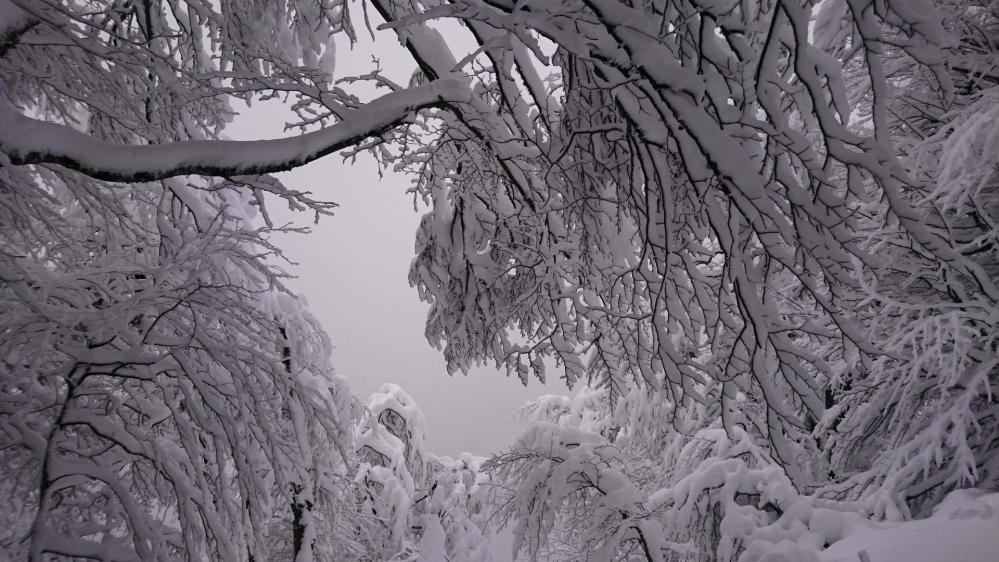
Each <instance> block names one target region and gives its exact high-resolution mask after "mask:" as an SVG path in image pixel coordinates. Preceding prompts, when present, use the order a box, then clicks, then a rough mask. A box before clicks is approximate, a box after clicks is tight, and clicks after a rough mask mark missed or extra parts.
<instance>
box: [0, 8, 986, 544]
mask: <svg viewBox="0 0 999 562" xmlns="http://www.w3.org/2000/svg"><path fill="white" fill-rule="evenodd" d="M364 6H365V8H370V10H368V11H366V12H365V14H366V16H371V18H375V17H380V18H381V19H382V20H383V21H384V24H385V25H384V26H383V28H384V29H389V30H393V31H394V32H395V33H396V35H397V38H398V40H399V41H400V43H401V44H402V45H403V46H404V47H405V49H406V50H407V51H408V52H409V54H410V55H411V56H412V59H413V62H414V64H415V66H416V67H417V68H418V70H417V72H416V74H415V75H414V76H413V78H412V79H411V80H410V81H409V83H407V84H398V83H396V82H393V81H392V80H390V79H388V78H387V77H385V76H383V75H382V74H381V73H380V71H379V70H378V69H375V70H373V71H372V72H371V73H369V74H366V75H364V76H360V77H342V76H337V75H336V72H337V70H336V67H335V64H334V62H335V61H334V58H335V57H334V49H333V48H332V45H333V43H332V41H331V40H332V36H333V35H334V34H336V33H343V34H345V35H346V36H348V37H352V34H353V30H352V27H351V23H350V18H349V12H348V10H347V5H346V4H345V3H343V2H341V1H340V0H308V1H305V0H287V1H281V2H269V1H263V0H229V1H224V2H203V1H200V0H169V1H164V2H135V1H131V0H104V1H101V0H95V1H88V2H62V1H57V0H0V81H2V88H0V213H2V215H0V219H2V225H0V234H2V238H0V244H2V246H0V264H2V267H3V269H2V271H0V275H2V277H0V278H2V279H3V282H4V284H3V285H2V286H0V298H2V299H3V308H2V309H0V319H2V323H0V334H3V339H2V340H0V351H2V353H3V361H4V363H3V365H4V369H5V373H4V378H3V380H2V384H3V389H4V394H3V398H2V400H3V402H2V408H3V409H2V410H0V415H2V416H3V418H2V420H0V421H2V424H3V425H2V426H0V427H2V430H3V433H2V435H3V437H4V439H5V442H4V443H2V444H0V445H2V447H0V451H2V452H0V455H2V457H0V460H2V461H3V466H4V468H5V471H7V472H9V473H10V474H13V475H15V476H14V477H12V478H8V479H5V480H4V481H3V483H2V484H0V490H2V491H3V492H4V493H5V494H6V495H7V496H8V497H10V498H12V500H13V501H11V502H8V505H7V507H6V508H5V509H7V510H8V511H5V518H6V519H7V520H9V521H10V523H9V524H8V525H6V526H5V528H4V531H3V532H4V533H7V535H5V536H4V538H3V543H2V544H4V545H5V546H4V547H5V548H12V549H15V552H16V553H17V554H18V555H29V556H30V557H32V558H34V559H41V558H42V557H43V555H47V554H52V555H59V554H63V555H72V554H73V553H77V554H80V555H85V553H87V552H91V550H88V549H98V548H100V549H103V550H102V552H110V553H113V556H118V557H126V558H127V557H133V558H134V557H143V558H155V557H160V558H170V557H173V556H181V557H183V556H187V557H192V558H197V557H199V556H218V557H222V558H225V557H228V556H233V557H237V558H238V557H241V556H244V553H245V556H247V557H248V556H251V555H252V556H253V557H254V558H255V559H257V558H260V557H262V556H263V557H266V556H264V554H263V553H265V552H266V553H277V552H282V553H285V552H288V551H290V552H292V553H293V554H294V555H295V556H298V557H299V558H302V559H308V557H310V556H311V555H312V553H313V551H314V549H318V548H324V547H323V546H322V545H324V544H325V545H331V544H335V543H336V541H340V542H341V543H342V544H343V545H346V546H343V547H341V548H340V550H338V551H337V553H338V555H340V556H341V557H349V556H354V557H358V558H364V557H365V556H369V557H374V558H378V557H395V558H397V559H406V558H407V557H409V558H413V557H416V556H419V552H420V551H421V550H422V551H425V552H426V553H428V554H426V556H424V558H427V557H431V556H440V555H442V553H444V554H443V555H446V556H449V557H452V558H454V557H458V558H461V557H464V556H468V557H472V556H473V554H471V553H470V552H471V550H469V549H471V548H472V547H470V546H468V545H471V544H474V543H475V541H476V538H475V537H477V536H478V533H481V532H482V527H481V525H480V523H481V520H480V519H479V517H480V516H482V514H483V512H482V509H483V507H482V504H481V503H480V500H479V499H476V498H477V496H476V494H477V493H478V492H479V488H486V487H485V486H481V484H483V483H486V482H487V480H488V478H487V477H486V476H484V475H483V473H482V472H480V471H479V462H478V460H476V459H474V458H471V457H469V458H467V459H459V460H457V461H455V460H442V459H436V458H435V457H433V456H432V455H431V454H430V453H428V452H427V451H426V449H425V444H426V439H425V435H424V432H423V429H422V422H421V421H420V416H419V415H418V410H416V409H415V406H413V404H412V400H411V399H410V398H409V397H408V396H406V395H405V393H403V392H401V391H400V390H398V389H394V388H391V387H388V388H386V389H385V390H384V392H382V393H379V394H378V395H376V397H375V398H374V399H373V402H372V403H371V404H370V405H369V408H368V409H366V410H365V411H366V413H364V414H363V415H361V416H360V417H359V418H358V417H357V414H358V411H360V410H358V411H352V410H351V408H350V407H349V404H348V402H349V400H348V399H347V398H346V392H345V391H344V390H343V389H342V388H339V387H337V386H336V384H334V383H331V382H330V381H331V379H329V378H328V377H327V376H326V375H327V371H328V369H327V367H326V365H325V361H326V359H325V357H326V355H325V342H323V338H322V337H321V336H320V335H319V332H318V330H317V329H316V328H315V326H314V325H313V323H312V321H311V320H309V319H308V316H307V315H306V314H305V313H304V312H303V311H301V310H300V308H298V305H297V304H295V303H296V302H297V301H294V300H293V299H290V300H289V298H287V297H286V296H281V293H282V289H281V286H280V277H281V273H280V272H279V271H277V270H275V269H274V268H273V263H272V262H271V261H267V257H266V255H267V254H274V253H276V249H275V248H272V247H271V246H270V245H269V243H268V242H267V233H268V231H270V230H273V229H274V228H275V226H274V225H273V224H272V223H271V221H270V219H269V216H268V215H267V213H266V206H265V205H264V201H265V198H266V197H272V196H277V197H281V198H284V199H285V200H286V201H287V202H288V203H289V204H290V205H291V206H292V207H295V208H299V209H309V210H312V211H314V212H316V213H317V215H318V214H323V213H327V212H328V211H329V209H330V206H329V204H325V203H320V202H317V201H314V200H312V199H310V198H309V197H308V196H307V195H306V194H303V193H301V192H298V191H293V190H289V189H287V188H285V187H284V186H282V185H281V184H280V183H279V182H278V181H276V180H275V179H273V178H271V177H269V176H266V175H260V174H264V173H269V172H274V171H279V170H286V169H290V168H293V167H295V166H298V165H301V164H303V163H306V162H309V161H311V160H314V159H316V158H320V157H322V156H325V155H327V154H330V153H331V152H334V151H337V150H340V149H343V148H352V149H353V150H354V153H355V154H356V153H357V152H359V151H369V152H370V153H371V154H373V155H374V156H375V157H376V158H378V159H379V161H380V162H381V163H382V164H384V165H386V166H393V167H394V168H395V169H397V170H400V171H405V172H409V173H411V174H412V175H413V178H414V183H413V187H412V192H413V194H414V195H415V196H416V197H417V198H421V199H422V200H423V201H425V202H426V203H427V204H428V205H429V206H430V210H429V212H427V213H426V215H425V216H424V217H423V220H422V222H421V224H420V227H419V230H418V232H417V234H416V253H417V255H416V258H415V259H414V261H413V264H412V267H411V272H410V281H411V282H412V284H413V285H414V286H415V287H416V288H417V289H418V291H419V294H420V296H421V297H422V298H423V299H424V300H426V301H427V302H429V303H430V305H431V311H430V315H429V316H428V321H427V329H426V334H427V337H428V339H429V340H430V342H431V343H432V344H434V345H438V346H440V347H442V349H443V353H444V356H445V358H446V360H447V362H448V366H449V368H450V369H451V370H458V369H468V368H469V367H470V366H471V365H473V364H476V363H485V362H494V363H495V364H497V365H500V366H505V367H506V368H507V369H508V371H509V372H512V373H516V374H517V375H518V376H519V377H520V378H521V380H523V381H525V382H526V381H527V380H528V379H529V377H531V376H532V375H534V376H537V377H539V378H544V377H546V376H547V374H546V368H545V365H546V361H549V362H550V360H552V359H554V361H555V362H556V363H557V364H558V365H559V366H560V367H562V368H563V375H562V376H563V377H564V379H565V380H566V382H567V383H568V384H570V385H573V384H576V383H577V382H580V381H585V382H586V383H587V384H588V385H589V386H590V387H591V388H592V389H594V390H588V391H586V392H584V393H581V394H579V395H577V397H576V398H575V399H573V400H571V401H570V400H568V399H558V398H551V399H546V400H545V401H543V403H539V405H538V407H537V408H536V409H535V410H533V411H532V413H528V417H531V416H533V417H534V422H535V425H533V426H532V427H530V428H528V430H527V432H526V434H525V435H524V438H523V439H522V440H521V441H519V442H518V444H517V445H516V446H515V447H514V449H512V451H511V452H510V453H509V454H508V455H503V456H500V457H498V458H496V459H493V460H491V461H489V463H488V464H487V465H485V468H487V469H488V470H487V472H488V473H489V474H492V475H494V476H495V477H496V478H498V479H499V480H500V482H498V483H493V484H494V485H495V486H499V488H497V489H498V490H505V493H507V494H508V496H507V497H508V498H513V499H510V502H509V503H506V504H502V505H501V507H500V508H499V509H500V513H502V514H503V517H505V518H507V519H514V520H516V521H517V529H518V537H519V539H518V540H519V544H520V545H521V546H523V547H524V549H525V550H526V551H527V552H529V553H530V554H531V555H538V554H539V553H542V552H545V553H548V554H552V555H553V556H563V557H569V558H572V557H573V556H576V557H577V558H578V557H579V556H583V555H586V556H590V555H593V556H596V557H598V558H599V557H604V558H615V557H617V558H621V557H624V558H628V557H633V558H638V559H642V558H643V557H644V558H645V559H651V560H664V559H685V558H691V557H692V559H697V558H703V559H707V560H714V559H730V560H734V559H737V558H740V557H741V558H742V559H744V560H765V559H771V560H776V559H779V556H783V557H784V558H785V559H808V557H809V556H812V557H814V556H819V554H817V553H818V552H819V551H821V548H822V547H823V544H819V542H823V541H824V542H832V541H833V540H835V536H834V535H835V533H831V532H830V531H828V529H830V528H832V527H835V526H836V525H846V526H849V525H848V522H849V521H853V520H855V519H857V518H869V519H873V520H881V519H887V520H904V519H908V518H910V517H914V516H915V517H923V516H929V515H930V514H932V513H933V510H934V509H935V507H936V506H938V505H940V503H941V501H943V500H944V498H946V497H950V498H954V497H958V496H955V495H954V494H955V492H954V490H959V489H962V488H967V487H971V486H978V487H981V488H985V489H994V488H996V487H999V402H997V398H996V396H997V392H999V287H997V285H996V279H997V278H999V174H997V170H999V167H997V164H999V153H997V148H999V134H997V133H996V131H997V126H996V125H997V123H996V121H997V119H999V44H997V43H996V41H995V37H997V36H999V14H997V11H996V7H995V3H994V2H989V1H986V0H877V1H870V0H818V1H816V0H784V1H770V0H558V1H554V2H553V1H550V0H518V1H516V2H514V1H512V0H489V1H487V2H483V1H481V0H454V1H450V2H438V1H436V0H408V1H405V2H403V1H398V0H368V1H367V2H366V3H365V4H364ZM434 20H448V21H449V22H452V23H454V24H456V25H458V26H461V27H462V28H463V29H464V30H466V31H468V32H470V35H471V37H473V38H474V40H475V41H476V43H477V50H476V51H475V52H473V53H462V52H454V51H453V50H452V49H451V48H450V47H449V45H448V41H447V37H446V36H445V35H443V34H442V33H441V32H440V31H438V28H439V26H436V23H435V22H434ZM366 21H368V20H367V18H366ZM337 78H345V80H342V81H339V82H335V81H334V80H335V79H337ZM357 81H364V82H370V83H375V84H377V85H378V86H379V87H381V88H384V89H388V90H389V93H388V94H385V95H383V96H381V97H379V98H376V99H372V100H362V99H361V98H359V97H357V96H356V95H353V94H351V93H349V92H348V91H346V89H345V87H346V85H348V84H349V83H353V82H357ZM276 96H281V97H287V99H289V100H290V101H291V102H292V104H293V105H292V107H293V109H294V110H295V111H296V112H297V115H298V120H297V122H295V123H292V124H290V127H292V128H297V129H298V130H300V131H302V132H303V133H305V134H303V135H301V136H299V137H294V138H286V139H280V140H269V141H256V142H236V141H224V140H219V138H218V137H219V134H220V131H221V129H222V127H223V126H224V125H225V123H226V122H227V121H228V119H229V115H230V111H229V108H228V104H227V100H228V98H231V97H237V98H242V99H246V100H253V99H259V98H262V97H263V98H268V97H276ZM185 174H188V175H187V176H185ZM191 175H200V176H204V177H192V176H191ZM108 182H132V183H125V184H122V183H108ZM134 182H155V183H145V184H141V183H134ZM268 194H270V195H268ZM257 212H259V213H260V215H261V216H260V218H259V220H260V221H261V222H262V224H263V225H264V226H263V227H261V226H260V224H258V222H256V221H257V220H258V219H256V218H255V217H254V214H255V213H257ZM330 385H332V389H333V390H332V391H330V390H329V388H330ZM317 389H318V391H317ZM347 417H350V421H349V422H348V421H347V420H346V419H345V418H347ZM353 422H357V423H358V424H359V425H358V426H357V432H356V438H357V439H358V440H359V446H358V448H357V450H356V451H357V452H356V455H357V456H358V458H356V459H355V458H354V456H355V453H354V449H353V448H352V447H353V445H352V444H351V443H350V441H351V439H353V437H354V436H355V432H352V431H350V430H349V428H348V429H344V428H345V427H347V425H350V423H353ZM318 442H333V443H336V444H337V446H335V447H332V448H330V447H320V448H318V449H315V448H314V446H315V444H316V443H318ZM251 467H252V469H251ZM521 479H522V480H521ZM435 483H436V484H437V485H436V487H435V485H434V484H435ZM522 486H523V487H522ZM607 490H614V492H613V493H608V492H607ZM497 494H499V492H497ZM497 497H502V494H500V495H498V496H497ZM540 498H546V500H545V501H541V500H540ZM966 499H967V498H966ZM459 500H460V501H459ZM969 501H970V500H969ZM254 502H256V503H254ZM320 506H322V508H321V509H320ZM331 506H333V507H331ZM336 506H339V507H336ZM7 513H9V515H7ZM337 513H345V514H349V518H350V522H349V523H344V522H342V521H340V522H338V521H337V520H336V517H335V516H334V514H337ZM834 514H841V515H834ZM816 518H817V519H816ZM813 520H815V521H819V522H818V523H816V522H815V521H813ZM864 520H866V519H864ZM830 521H832V522H833V523H835V524H833V523H830ZM369 523H370V525H369ZM324 525H325V526H326V527H323V526H324ZM815 525H818V527H815ZM830 525H831V527H830ZM850 525H852V523H850ZM858 525H859V523H858ZM322 529H331V530H330V532H328V533H327V532H325V531H323V530H322ZM782 533H783V534H782ZM222 536H225V537H226V540H225V541H223V540H222V539H221V538H220V537H222ZM810 537H811V538H810ZM820 539H821V540H820ZM324 541H325V542H324ZM98 544H99V545H101V546H100V547H98V546H95V545H98ZM8 545H9V546H8ZM781 545H783V546H781ZM282 549H283V550H282ZM773 549H778V550H779V549H785V550H784V551H782V553H780V552H778V550H773ZM473 550H474V549H473ZM431 552H433V553H434V554H433V555H431V554H429V553H431ZM81 553H82V554H81ZM807 553H810V554H807ZM474 556H478V554H475V555H474ZM768 557H769V558H768Z"/></svg>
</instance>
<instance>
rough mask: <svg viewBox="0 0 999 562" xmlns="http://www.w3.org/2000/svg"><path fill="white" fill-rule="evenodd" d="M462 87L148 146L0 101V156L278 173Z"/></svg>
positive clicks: (107, 174) (125, 171)
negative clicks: (300, 125)
mask: <svg viewBox="0 0 999 562" xmlns="http://www.w3.org/2000/svg"><path fill="white" fill-rule="evenodd" d="M469 92H470V90H469V87H468V84H467V80H466V79H464V78H459V77H445V78H441V79H438V80H434V81H433V82H431V83H429V84H427V85H425V86H421V87H418V88H411V89H408V90H404V91H399V92H392V93H390V94H387V95H385V96H382V97H380V98H378V99H376V100H374V101H372V102H370V103H368V104H366V105H365V106H364V107H361V108H360V109H357V110H354V111H353V112H351V113H349V114H347V115H346V116H345V118H344V120H343V121H341V122H339V123H337V124H335V125H333V126H330V127H326V128H324V129H320V130H318V131H314V132H312V133H307V134H304V135H301V136H298V137H290V138H282V139H269V140H257V141H226V140H196V141H179V142H173V143H167V144H156V145H125V144H115V143H109V142H105V141H102V140H98V139H95V138H93V137H91V136H89V135H87V134H85V133H81V132H79V131H77V130H75V129H72V128H70V127H68V126H66V125H60V124H57V123H49V122H46V121H40V120H37V119H32V118H30V117H26V116H24V115H22V114H21V113H20V112H18V111H17V110H16V109H15V108H14V107H12V106H10V105H9V104H7V103H5V102H0V153H3V154H4V155H6V157H7V159H8V160H9V162H10V164H14V165H24V164H59V165H61V166H64V167H66V168H69V169H71V170H75V171H77V172H81V173H83V174H86V175H88V176H90V177H92V178H95V179H99V180H106V181H119V182H141V181H155V180H161V179H166V178H170V177H174V176H181V175H201V176H238V175H251V174H266V173H273V172H282V171H287V170H291V169H292V168H297V167H299V166H302V165H305V164H308V163H309V162H312V161H313V160H317V159H319V158H322V157H323V156H326V155H327V154H331V153H333V152H336V151H338V150H341V149H343V148H347V147H350V146H354V145H356V144H358V143H359V142H360V141H362V140H364V139H365V138H367V137H371V136H376V135H379V134H382V133H384V132H386V131H388V130H390V129H392V128H393V127H396V126H398V125H399V124H401V123H402V122H404V121H405V120H406V119H407V117H409V116H410V115H412V114H413V113H414V112H416V111H419V110H421V109H426V108H429V107H443V106H447V105H448V104H452V103H455V102H461V101H468V99H469V96H470V93H469ZM0 163H2V162H0Z"/></svg>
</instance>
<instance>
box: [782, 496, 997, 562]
mask: <svg viewBox="0 0 999 562" xmlns="http://www.w3.org/2000/svg"><path fill="white" fill-rule="evenodd" d="M865 556H866V558H865ZM820 560H821V561H822V562H996V561H997V560H999V493H991V494H985V493H983V492H981V491H976V490H958V491H956V492H953V493H951V494H950V495H949V496H948V497H947V498H946V499H945V500H944V501H943V503H941V504H940V505H939V506H938V507H937V509H936V510H935V511H934V513H933V516H931V517H929V518H926V519H920V520H915V521H906V522H904V523H867V524H864V525H859V526H857V527H854V528H852V529H850V530H849V531H848V532H847V534H846V536H844V537H843V539H842V540H839V541H837V542H835V543H833V544H832V545H831V546H830V547H829V548H828V549H826V550H824V551H823V552H822V554H821V556H820ZM775 562H776V561H775ZM788 562H791V561H788Z"/></svg>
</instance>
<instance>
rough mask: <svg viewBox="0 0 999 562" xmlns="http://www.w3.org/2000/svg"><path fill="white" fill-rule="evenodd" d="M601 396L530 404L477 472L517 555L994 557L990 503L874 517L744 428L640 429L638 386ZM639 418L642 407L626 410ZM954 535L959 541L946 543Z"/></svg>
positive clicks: (756, 561) (644, 423) (784, 560)
mask: <svg viewBox="0 0 999 562" xmlns="http://www.w3.org/2000/svg"><path fill="white" fill-rule="evenodd" d="M608 392H609V391H608V390H607V389H602V390H593V389H590V388H588V387H583V388H581V389H579V391H578V392H577V393H576V394H575V396H574V397H573V398H571V399H570V398H568V397H563V396H545V397H542V398H540V399H538V400H537V401H535V402H532V403H530V404H528V405H527V406H526V407H525V409H524V418H525V421H526V422H527V423H528V427H527V429H526V430H525V432H524V434H523V436H522V437H521V438H520V439H519V440H518V442H517V443H516V444H515V445H514V446H513V447H512V448H511V449H510V450H509V451H507V452H506V453H503V454H501V455H497V456H495V457H493V458H491V459H489V460H488V461H487V462H486V463H485V464H484V465H483V469H484V470H485V471H486V472H487V473H488V474H489V476H490V477H491V480H489V481H488V487H489V489H490V490H491V495H490V501H491V502H493V503H494V505H495V506H496V508H495V509H496V510H497V511H496V515H497V516H498V517H499V523H501V524H506V523H512V524H513V527H514V530H515V538H516V541H515V548H516V549H517V550H518V552H519V553H520V557H519V558H518V560H520V559H523V560H551V561H559V560H565V561H570V560H572V561H582V560H587V561H597V560H654V561H670V562H708V561H731V562H735V561H739V562H764V561H767V562H822V561H841V560H842V561H847V560H849V561H851V562H852V561H856V560H865V558H864V557H863V556H860V553H864V554H865V555H866V556H868V558H867V559H869V560H881V561H884V562H893V561H895V560H898V561H903V560H926V561H931V560H942V559H954V560H959V559H960V560H974V561H985V560H990V559H991V556H993V553H994V546H995V540H994V538H993V535H994V534H995V533H994V529H996V525H997V524H999V511H996V510H995V509H994V506H995V502H996V501H999V494H996V493H992V494H986V493H985V492H983V491H981V490H974V489H972V490H967V489H964V490H956V491H953V492H951V493H950V494H949V495H947V496H946V497H945V498H944V500H943V501H942V503H940V504H939V505H938V506H937V507H935V508H934V509H933V511H932V516H931V517H929V518H928V519H925V520H919V521H912V522H907V523H890V522H881V521H880V517H879V516H878V514H877V513H873V512H872V511H871V509H870V508H869V506H867V505H864V504H862V503H858V502H849V501H839V500H835V499H831V498H829V497H824V496H825V494H823V493H822V490H821V489H812V490H809V491H807V493H806V491H804V490H800V489H798V488H796V487H795V486H794V484H793V483H792V482H791V480H790V479H789V478H788V476H787V474H786V473H785V471H784V470H783V469H782V468H781V466H780V465H779V463H777V462H776V460H775V459H774V458H773V457H772V456H771V455H770V453H769V452H768V451H767V450H766V449H765V448H763V447H760V446H758V445H757V444H756V443H755V441H756V440H759V439H760V436H759V434H757V437H756V438H755V439H754V437H753V436H752V435H751V434H750V433H749V432H747V431H746V430H745V429H743V428H742V427H737V428H736V429H735V430H734V431H725V430H724V429H723V428H722V427H720V425H721V424H720V423H719V422H718V421H715V422H714V423H712V424H710V426H709V427H705V428H702V429H700V430H689V431H678V430H677V429H676V428H670V427H667V426H662V425H659V427H658V431H653V432H650V431H648V430H649V429H650V427H656V426H657V424H656V423H655V422H651V423H650V421H649V420H648V419H647V418H645V416H646V415H648V414H649V413H650V412H649V411H648V408H647V407H646V408H642V407H641V406H640V405H639V404H638V403H637V402H635V400H636V399H638V401H640V402H642V403H644V404H646V405H648V404H649V402H651V401H649V400H646V398H647V396H642V394H644V391H642V390H641V389H637V388H636V389H635V391H633V392H632V393H630V394H629V395H628V396H626V397H624V398H623V399H622V400H621V401H620V402H618V405H617V406H616V407H615V408H614V409H613V410H608V405H609V402H608V401H607V399H606V398H607V395H608ZM640 409H646V411H645V412H639V413H638V414H637V415H636V412H635V410H640ZM659 419H662V418H659ZM594 420H604V421H603V422H598V423H594ZM611 426H612V427H613V433H612V434H610V436H608V434H607V433H606V430H607V428H608V427H611ZM688 429H689V428H688ZM928 515H929V514H928ZM955 521H957V522H955ZM931 530H932V531H931ZM926 531H931V533H930V535H931V537H935V538H930V537H921V538H920V540H918V541H917V542H916V543H915V544H913V542H912V539H913V537H912V535H911V533H924V532H926ZM957 536H961V537H963V538H964V539H965V542H964V543H962V544H960V545H957V544H956V543H955V541H954V539H953V538H952V537H957ZM935 541H940V544H936V543H935ZM917 545H918V546H917ZM943 545H947V546H946V547H945V546H943ZM858 556H859V557H858Z"/></svg>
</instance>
